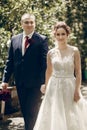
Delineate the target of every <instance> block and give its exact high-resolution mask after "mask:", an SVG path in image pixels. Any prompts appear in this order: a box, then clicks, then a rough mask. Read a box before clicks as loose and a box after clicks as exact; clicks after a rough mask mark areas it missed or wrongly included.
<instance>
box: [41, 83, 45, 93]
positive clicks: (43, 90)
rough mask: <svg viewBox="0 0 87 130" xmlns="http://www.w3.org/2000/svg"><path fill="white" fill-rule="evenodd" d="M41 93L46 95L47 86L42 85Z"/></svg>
mask: <svg viewBox="0 0 87 130" xmlns="http://www.w3.org/2000/svg"><path fill="white" fill-rule="evenodd" d="M40 91H41V92H42V94H45V91H46V86H45V84H43V85H41V88H40Z"/></svg>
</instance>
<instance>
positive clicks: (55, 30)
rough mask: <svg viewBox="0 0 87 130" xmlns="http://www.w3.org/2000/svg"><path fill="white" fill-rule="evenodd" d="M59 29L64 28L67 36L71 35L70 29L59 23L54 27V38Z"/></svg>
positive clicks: (61, 22) (63, 23)
mask: <svg viewBox="0 0 87 130" xmlns="http://www.w3.org/2000/svg"><path fill="white" fill-rule="evenodd" d="M59 28H63V29H64V30H65V31H66V33H67V36H68V35H69V34H70V27H69V26H68V25H67V24H66V23H65V22H63V21H60V22H57V23H56V24H55V25H54V27H53V34H54V36H55V35H56V32H57V29H59Z"/></svg>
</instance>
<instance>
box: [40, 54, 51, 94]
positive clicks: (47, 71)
mask: <svg viewBox="0 0 87 130" xmlns="http://www.w3.org/2000/svg"><path fill="white" fill-rule="evenodd" d="M51 74H52V63H51V59H50V54H49V53H48V54H47V69H46V74H45V85H44V86H42V87H41V89H40V90H41V92H42V93H43V94H44V93H45V91H46V86H47V84H48V80H49V78H50V76H51Z"/></svg>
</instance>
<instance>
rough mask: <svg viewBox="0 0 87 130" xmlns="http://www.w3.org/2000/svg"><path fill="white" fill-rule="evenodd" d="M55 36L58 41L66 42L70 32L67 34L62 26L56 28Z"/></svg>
mask: <svg viewBox="0 0 87 130" xmlns="http://www.w3.org/2000/svg"><path fill="white" fill-rule="evenodd" d="M55 37H56V40H57V41H58V43H66V42H67V38H68V34H67V32H66V30H65V29H64V28H62V27H61V28H58V29H57V30H56V34H55Z"/></svg>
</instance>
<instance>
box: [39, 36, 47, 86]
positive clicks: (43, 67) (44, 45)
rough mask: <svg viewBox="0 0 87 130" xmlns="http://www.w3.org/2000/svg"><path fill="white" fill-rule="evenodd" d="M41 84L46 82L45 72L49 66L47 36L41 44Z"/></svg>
mask: <svg viewBox="0 0 87 130" xmlns="http://www.w3.org/2000/svg"><path fill="white" fill-rule="evenodd" d="M41 45H42V46H41V59H40V63H41V84H44V83H45V72H46V68H47V52H48V39H47V38H45V39H44V40H43V42H42V44H41Z"/></svg>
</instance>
